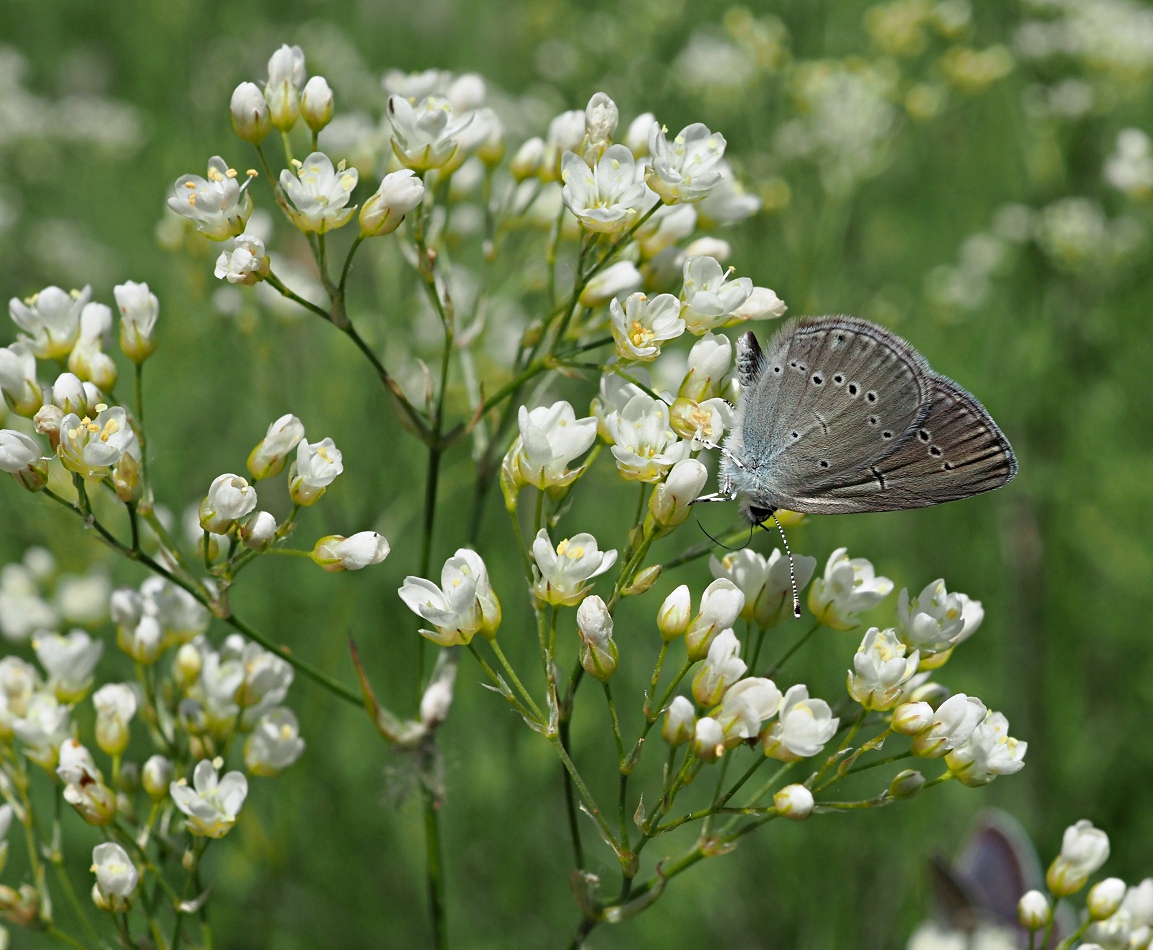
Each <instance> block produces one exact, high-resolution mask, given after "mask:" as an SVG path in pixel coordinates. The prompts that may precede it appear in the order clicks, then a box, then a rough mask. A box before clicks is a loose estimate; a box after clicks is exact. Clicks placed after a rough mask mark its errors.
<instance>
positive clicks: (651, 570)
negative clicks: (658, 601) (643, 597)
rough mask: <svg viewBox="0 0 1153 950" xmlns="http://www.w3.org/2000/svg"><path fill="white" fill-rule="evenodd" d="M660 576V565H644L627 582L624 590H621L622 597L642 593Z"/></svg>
mask: <svg viewBox="0 0 1153 950" xmlns="http://www.w3.org/2000/svg"><path fill="white" fill-rule="evenodd" d="M660 576H661V566H660V565H659V564H653V565H652V566H651V567H646V568H645V569H644V570H643V571H641V572H640V573H639V574H638V575H637V576H636V577H635V578H633V582H632V583H631V584H629V586H628V587H626V588H625V589H624V590H622V591H621V596H622V597H635V596H636V595H637V594H643V593H645V591H647V590H649V589H650V588H651V587H652V586H653V584H655V583H656V582H657V578H658V577H660Z"/></svg>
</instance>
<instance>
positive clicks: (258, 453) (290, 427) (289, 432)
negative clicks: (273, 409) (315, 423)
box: [248, 413, 304, 481]
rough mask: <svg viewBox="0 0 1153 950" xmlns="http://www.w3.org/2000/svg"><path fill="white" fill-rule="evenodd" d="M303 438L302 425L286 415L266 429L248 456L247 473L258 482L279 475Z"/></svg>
mask: <svg viewBox="0 0 1153 950" xmlns="http://www.w3.org/2000/svg"><path fill="white" fill-rule="evenodd" d="M303 438H304V423H302V422H301V421H300V420H299V419H297V418H296V416H294V415H292V414H291V413H287V414H285V415H283V416H281V417H280V418H279V419H277V420H276V421H275V422H274V423H272V425H270V426H269V427H268V431H267V432H266V433H265V434H264V438H263V439H261V440H260V441H259V442H257V443H256V447H255V448H254V449H253V450H252V452H251V453H249V456H248V471H250V472H251V473H252V477H253V478H254V479H256V480H257V481H259V480H260V479H262V478H271V477H272V476H273V475H279V474H280V472H281V470H282V469H283V468H284V462H285V460H286V459H287V458H288V454H289V453H290V452H291V451H292V450H293V449H294V448H296V445H297V443H298V442H300V440H301V439H303Z"/></svg>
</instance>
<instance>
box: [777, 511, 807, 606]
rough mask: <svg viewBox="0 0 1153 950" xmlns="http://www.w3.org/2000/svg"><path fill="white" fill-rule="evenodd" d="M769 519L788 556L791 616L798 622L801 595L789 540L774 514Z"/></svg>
mask: <svg viewBox="0 0 1153 950" xmlns="http://www.w3.org/2000/svg"><path fill="white" fill-rule="evenodd" d="M769 517H771V518H772V519H773V524H775V525H776V526H777V530H778V531H779V532H780V533H781V543H782V544H783V545H784V546H785V554H786V555H788V558H789V583H790V584H792V587H793V616H794V617H795V618H796V619H797V620H800V619H801V595H800V593H799V592H798V591H797V571H796V567H795V565H794V563H793V552H792V551H791V550H789V539H788V538H786V537H785V529H784V528H782V527H781V523H780V522H779V521H777V516H776V514H775V513H774V514H772V515H770V516H769Z"/></svg>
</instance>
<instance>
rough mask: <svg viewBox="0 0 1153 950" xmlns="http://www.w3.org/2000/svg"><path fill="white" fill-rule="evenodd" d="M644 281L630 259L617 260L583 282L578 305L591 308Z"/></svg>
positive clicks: (633, 288) (638, 285)
mask: <svg viewBox="0 0 1153 950" xmlns="http://www.w3.org/2000/svg"><path fill="white" fill-rule="evenodd" d="M643 283H644V275H643V274H641V272H640V271H639V270H637V265H636V264H634V263H633V262H632V261H617V262H616V263H615V264H611V265H609V266H608V267H606V268H605V269H604V270H602V271H601V272H600V273H599V274H597V275H596V276H595V277H594V278H593V279H592V280H590V281H589V282H588V283H587V284H585V287H584V290H582V291H581V294H580V305H581V306H582V307H587V308H588V309H589V310H592V309H593V308H595V307H599V306H600V305H601V304H603V303H608V301H610V300H612V299H613V298H614V297H619V296H620V295H621V294H627V293H631V292H632V291H634V290H636V289H637V288H638V287H640V286H641V284H643Z"/></svg>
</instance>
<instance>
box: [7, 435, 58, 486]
mask: <svg viewBox="0 0 1153 950" xmlns="http://www.w3.org/2000/svg"><path fill="white" fill-rule="evenodd" d="M42 456H43V453H42V452H41V450H40V446H39V445H37V444H36V440H35V439H33V438H31V437H30V436H27V435H25V434H24V433H23V432H17V431H16V430H15V429H0V472H7V473H8V474H9V475H11V476H12V478H13V479H14V480H15V481H16V482H17V483H19V484H20V485H23V486H24V487H25V488H27V489H28V491H31V492H38V491H41V490H42V489H43V488H44V487H45V486H46V485H47V484H48V462H47V460H46V459H44V458H43V457H42Z"/></svg>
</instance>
